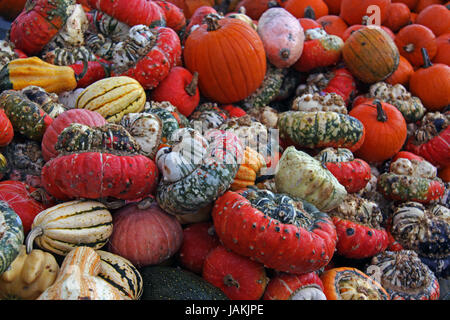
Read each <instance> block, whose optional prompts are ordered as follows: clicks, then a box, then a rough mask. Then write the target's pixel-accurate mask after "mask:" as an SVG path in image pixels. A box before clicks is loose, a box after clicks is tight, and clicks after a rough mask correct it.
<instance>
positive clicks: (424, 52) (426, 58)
mask: <svg viewBox="0 0 450 320" xmlns="http://www.w3.org/2000/svg"><path fill="white" fill-rule="evenodd" d="M420 50H421V51H422V57H423V67H424V68H429V67H431V66H433V64H432V63H431V60H430V56H429V55H428V51H427V49H426V48H422V49H420Z"/></svg>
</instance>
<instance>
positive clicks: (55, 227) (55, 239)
mask: <svg viewBox="0 0 450 320" xmlns="http://www.w3.org/2000/svg"><path fill="white" fill-rule="evenodd" d="M112 227H113V226H112V216H111V213H110V212H109V210H108V209H107V208H106V206H105V205H104V204H102V203H100V202H96V201H90V200H74V201H68V202H63V203H60V204H57V205H55V206H53V207H50V208H48V209H46V210H44V211H42V212H40V213H39V214H38V215H37V216H36V217H35V218H34V221H33V225H32V227H31V231H30V232H29V233H28V235H27V238H26V240H25V245H26V247H27V253H30V252H31V250H32V248H33V242H36V244H37V245H38V246H39V247H40V248H43V249H45V250H47V251H50V252H52V253H55V254H58V255H63V256H64V255H67V254H68V253H69V252H70V251H71V250H72V249H74V248H76V247H80V246H88V247H91V248H93V249H100V248H101V247H103V246H104V245H105V244H106V242H107V241H108V239H109V237H110V235H111V233H112Z"/></svg>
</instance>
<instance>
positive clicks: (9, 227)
mask: <svg viewBox="0 0 450 320" xmlns="http://www.w3.org/2000/svg"><path fill="white" fill-rule="evenodd" d="M24 238H25V235H24V232H23V225H22V220H20V217H19V216H18V215H17V213H16V212H15V211H14V210H13V209H12V208H11V207H10V206H9V205H8V204H7V203H6V202H4V201H0V274H2V273H3V272H5V271H6V270H7V269H8V267H9V266H10V265H11V263H12V262H13V261H14V259H16V257H17V256H18V255H19V253H20V249H21V247H22V244H23V241H24Z"/></svg>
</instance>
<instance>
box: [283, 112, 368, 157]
mask: <svg viewBox="0 0 450 320" xmlns="http://www.w3.org/2000/svg"><path fill="white" fill-rule="evenodd" d="M278 129H279V130H280V138H282V139H287V140H288V141H290V142H292V143H291V144H294V145H295V146H298V147H303V148H312V149H313V148H325V147H333V148H347V149H350V151H352V152H353V151H355V150H357V149H358V148H359V147H360V146H361V145H362V143H363V141H364V136H365V130H364V126H363V124H362V123H361V121H359V120H358V119H356V118H354V117H352V116H349V115H347V114H342V113H337V112H333V111H313V112H304V111H286V112H282V113H280V114H279V117H278Z"/></svg>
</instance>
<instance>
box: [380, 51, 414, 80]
mask: <svg viewBox="0 0 450 320" xmlns="http://www.w3.org/2000/svg"><path fill="white" fill-rule="evenodd" d="M413 73H414V68H413V66H412V65H411V63H409V61H408V59H406V58H405V57H403V56H400V62H399V64H398V68H397V70H395V72H394V73H393V74H391V75H390V76H389V77H388V78H387V79H386V80H385V81H386V82H387V83H389V84H392V85H395V84H401V85H403V86H404V87H408V86H409V78H410V77H411V75H412V74H413Z"/></svg>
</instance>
